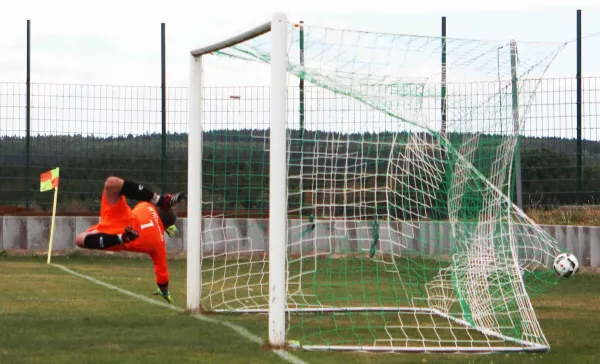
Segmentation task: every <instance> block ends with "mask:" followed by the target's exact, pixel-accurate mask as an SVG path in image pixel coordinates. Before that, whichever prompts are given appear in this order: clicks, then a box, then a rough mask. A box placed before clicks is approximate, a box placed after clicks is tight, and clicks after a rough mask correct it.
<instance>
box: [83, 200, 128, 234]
mask: <svg viewBox="0 0 600 364" xmlns="http://www.w3.org/2000/svg"><path fill="white" fill-rule="evenodd" d="M134 223H135V217H134V216H133V212H132V211H131V208H130V207H129V205H128V204H127V199H126V198H125V196H121V198H120V199H119V201H117V203H115V204H113V205H112V206H111V205H110V203H109V202H108V200H106V196H104V192H103V193H102V202H101V203H100V223H98V224H96V225H93V226H90V227H89V228H88V229H87V231H88V232H89V231H93V230H97V231H98V232H101V233H106V234H121V233H122V232H123V231H125V228H126V227H127V226H130V225H131V226H133V224H134Z"/></svg>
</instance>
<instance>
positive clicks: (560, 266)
mask: <svg viewBox="0 0 600 364" xmlns="http://www.w3.org/2000/svg"><path fill="white" fill-rule="evenodd" d="M552 268H554V271H555V272H556V274H558V275H559V276H561V277H563V278H568V277H571V276H573V275H575V273H577V271H578V270H579V261H578V260H577V258H576V257H575V256H574V255H573V254H568V253H560V254H558V255H557V256H556V258H554V264H553V265H552Z"/></svg>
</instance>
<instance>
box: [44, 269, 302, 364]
mask: <svg viewBox="0 0 600 364" xmlns="http://www.w3.org/2000/svg"><path fill="white" fill-rule="evenodd" d="M51 265H52V266H54V267H56V268H58V269H61V270H62V271H64V272H66V273H69V274H71V275H74V276H77V277H79V278H83V279H86V280H88V281H90V282H92V283H95V284H97V285H100V286H102V287H105V288H108V289H111V290H113V291H117V292H119V293H122V294H124V295H126V296H129V297H133V298H136V299H138V300H140V301H144V302H146V303H150V304H153V305H156V306H160V307H164V308H168V309H170V310H173V311H177V312H184V309H182V308H181V307H177V306H174V305H170V304H168V303H166V302H161V301H158V300H153V299H151V298H148V297H146V296H142V295H141V294H137V293H133V292H131V291H128V290H126V289H123V288H120V287H117V286H113V285H112V284H109V283H106V282H103V281H101V280H99V279H96V278H94V277H91V276H88V275H86V274H82V273H79V272H76V271H74V270H72V269H70V268H67V267H65V266H63V265H60V264H55V263H51ZM191 317H193V318H196V319H198V320H200V321H204V322H209V323H211V324H216V325H223V326H226V327H228V328H229V329H231V330H233V331H235V332H236V333H237V334H239V335H240V336H242V337H243V338H245V339H246V340H248V341H251V342H253V343H255V344H257V345H261V344H262V343H263V340H262V339H261V338H260V337H258V336H256V335H254V334H253V333H251V332H250V331H248V330H247V329H245V328H244V327H242V326H239V325H236V324H234V323H232V322H229V321H221V320H217V319H213V318H210V317H206V316H204V315H199V314H198V315H191ZM272 351H273V353H274V354H275V355H277V356H279V357H280V358H281V359H283V360H285V361H286V362H288V363H292V364H307V363H306V362H305V361H303V360H302V359H300V358H298V357H297V356H295V355H292V354H290V353H288V352H287V351H285V350H272Z"/></svg>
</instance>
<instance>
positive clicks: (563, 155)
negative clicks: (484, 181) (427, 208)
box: [0, 130, 600, 214]
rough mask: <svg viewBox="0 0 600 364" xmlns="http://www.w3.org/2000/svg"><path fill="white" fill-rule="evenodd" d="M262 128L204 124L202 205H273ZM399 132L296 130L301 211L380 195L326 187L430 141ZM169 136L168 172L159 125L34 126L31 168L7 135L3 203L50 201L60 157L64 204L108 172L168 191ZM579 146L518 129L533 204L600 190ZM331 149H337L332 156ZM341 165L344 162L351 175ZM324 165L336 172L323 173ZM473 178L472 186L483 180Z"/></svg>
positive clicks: (487, 158)
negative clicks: (141, 131)
mask: <svg viewBox="0 0 600 364" xmlns="http://www.w3.org/2000/svg"><path fill="white" fill-rule="evenodd" d="M265 135H268V130H213V131H205V132H204V135H203V157H204V158H203V167H202V168H203V173H202V177H203V186H204V187H203V191H202V193H203V196H204V201H205V203H206V204H207V205H206V206H204V209H205V210H219V211H221V210H227V211H250V210H251V211H263V212H266V211H268V176H269V165H268V153H269V151H268V141H267V139H266V138H265ZM393 137H394V134H392V133H389V132H382V133H371V134H368V133H367V134H350V135H346V134H342V133H334V132H322V131H309V130H306V131H304V132H303V134H302V135H301V134H300V133H299V132H298V131H291V143H290V145H289V150H290V151H291V153H290V161H289V162H290V170H289V192H290V197H289V200H290V201H289V203H290V206H291V208H293V209H294V208H297V209H298V211H301V210H302V209H303V208H305V207H307V206H308V207H310V205H311V201H312V203H314V202H315V201H316V202H317V203H318V202H322V205H327V204H329V205H342V204H344V203H340V201H342V200H340V199H345V200H343V201H345V205H348V206H349V205H353V206H350V207H345V208H353V209H357V208H359V207H357V205H360V203H359V202H360V201H363V200H368V199H370V198H374V199H377V200H379V197H378V196H376V195H372V196H368V195H364V196H358V197H357V195H356V194H354V195H353V196H342V195H339V196H332V195H329V196H326V195H327V192H326V191H328V190H335V189H336V188H337V189H340V188H344V187H345V188H346V190H352V189H353V188H354V189H357V188H362V189H366V190H368V189H369V186H373V185H375V184H379V185H382V184H385V183H386V181H385V179H386V175H388V174H389V172H388V170H387V168H388V165H387V161H388V160H389V159H390V158H393V157H390V156H399V155H405V154H406V151H407V149H406V148H407V145H408V144H410V143H414V141H415V140H418V141H419V143H421V144H419V145H420V147H422V146H424V147H423V148H425V149H427V148H428V147H427V142H430V141H431V139H432V137H431V135H426V134H423V135H415V134H408V133H401V134H400V135H398V136H397V139H396V140H395V143H392V138H393ZM449 139H450V140H451V142H452V144H455V146H459V145H460V143H462V142H464V140H467V139H468V136H466V135H464V134H456V135H450V136H449ZM166 140H167V148H166V150H167V152H166V160H165V161H166V163H165V166H166V170H165V171H166V178H165V179H164V181H163V180H161V178H162V175H163V174H162V171H161V168H162V167H161V166H162V163H163V160H162V152H161V150H162V149H161V148H162V144H161V143H162V136H161V135H157V134H152V135H141V136H133V135H128V136H122V137H98V136H81V135H64V136H62V135H58V136H56V135H52V136H33V137H31V139H30V142H29V145H30V150H31V154H30V168H29V169H28V168H27V154H26V149H25V148H26V140H25V139H24V138H19V137H2V138H0V168H1V169H0V171H1V172H0V191H2V193H1V194H0V206H24V205H25V204H26V203H27V202H28V203H29V204H30V206H32V207H34V208H35V209H38V210H43V211H48V210H49V209H51V206H52V196H50V195H49V194H44V193H41V192H39V174H40V173H42V172H44V171H46V170H48V169H51V168H54V167H55V166H59V167H60V173H61V175H60V189H59V191H60V194H59V196H60V197H59V207H58V211H59V212H60V211H63V212H65V211H69V212H78V211H90V212H97V211H98V210H99V206H100V198H101V191H102V186H103V181H104V179H105V178H106V177H107V176H110V175H118V176H122V177H123V178H126V179H131V180H136V181H139V182H141V183H144V184H145V185H148V186H150V187H152V188H154V189H155V190H157V191H160V189H161V186H162V184H163V182H164V185H165V186H166V189H167V190H169V191H178V190H182V189H186V184H187V134H168V135H167V138H166ZM317 141H319V142H317ZM324 141H327V142H324ZM336 141H339V142H336ZM499 143H500V139H499V138H498V137H496V136H493V135H480V136H479V137H478V139H477V148H475V150H476V152H475V156H474V157H473V163H474V165H475V166H476V167H477V168H479V169H480V170H481V171H482V173H483V174H484V175H489V173H492V172H491V168H492V167H493V160H494V159H495V158H496V153H497V148H498V146H499ZM420 147H419V148H420ZM391 148H396V149H395V150H391ZM403 148H404V149H403ZM575 148H576V141H575V140H573V139H558V138H526V137H522V138H521V140H520V149H519V150H520V156H521V168H522V169H521V170H522V181H523V184H522V188H523V200H524V203H525V204H526V205H527V206H555V205H564V204H578V203H593V202H595V201H597V200H598V198H600V143H598V142H590V141H586V142H585V143H584V156H583V157H584V161H585V163H584V168H583V193H579V192H578V191H577V179H576V178H577V177H576V173H577V170H576V165H575V150H576V149H575ZM438 152H439V151H431V150H429V151H425V152H423V153H426V154H427V155H428V156H429V157H431V158H433V159H432V160H433V162H430V163H431V165H434V166H435V165H436V163H437V164H439V165H442V164H444V163H446V160H445V159H443V158H442V157H441V154H440V155H438V154H439V153H438ZM436 153H438V154H436ZM335 155H337V156H338V157H337V158H334V157H333V156H335ZM357 156H360V157H357ZM436 158H437V159H436ZM448 163H450V162H448ZM449 167H451V164H447V165H446V166H445V167H443V168H442V167H440V170H445V171H450V170H451V168H449ZM412 168H414V170H412V171H410V174H411V175H412V177H411V178H409V177H408V176H404V177H402V178H400V177H399V178H398V180H400V179H404V180H405V181H404V182H402V183H398V189H400V188H401V186H404V187H402V188H404V189H403V190H398V191H399V192H398V193H399V194H404V196H410V194H411V193H415V198H422V197H418V196H419V193H418V192H415V191H422V190H425V189H427V188H428V187H427V186H426V185H425V182H426V181H427V178H431V176H429V177H428V176H420V178H419V174H420V173H430V174H431V173H434V172H431V171H423V170H421V169H420V168H418V167H415V166H413V167H412ZM336 171H337V172H336ZM340 171H346V172H345V173H346V177H344V175H345V174H344V173H341V172H340ZM319 173H321V175H320V174H319ZM326 173H329V174H330V176H329V175H325V174H326ZM300 176H302V177H300ZM348 176H350V177H348ZM352 176H371V179H370V180H367V179H364V180H358V179H357V178H353V177H352ZM373 176H375V177H373ZM414 176H417V178H414ZM440 178H447V176H446V177H444V176H442V177H440ZM349 181H350V182H349ZM446 183H449V182H448V181H446ZM388 184H389V181H388ZM407 186H409V187H407ZM470 188H472V189H473V191H475V190H476V189H477V188H478V187H477V186H471V187H470ZM307 190H310V191H313V192H314V191H316V190H320V191H322V192H321V193H322V196H320V197H319V196H317V195H315V194H314V193H313V195H309V194H307V193H306V192H304V193H302V191H307ZM323 191H325V192H323ZM473 193H475V192H473ZM473 193H471V194H469V193H465V199H466V198H469V196H471V198H472V197H473ZM407 198H408V197H407ZM407 198H405V199H407ZM435 198H439V199H441V200H443V199H444V198H445V196H444V195H436V197H435ZM327 199H328V200H327ZM336 199H337V200H336ZM343 201H342V202H343ZM352 201H354V203H352ZM465 202H466V203H468V201H465ZM398 203H400V202H398ZM402 203H406V202H402ZM416 205H418V204H416ZM400 208H401V210H406V211H413V210H414V208H418V207H415V206H404V205H402V206H400ZM329 213H330V214H336V213H339V212H335V211H330V212H329ZM346 213H347V212H346ZM355 213H356V214H362V213H363V212H361V211H356V212H355ZM364 213H378V212H377V211H372V212H364ZM413 213H419V212H418V211H413Z"/></svg>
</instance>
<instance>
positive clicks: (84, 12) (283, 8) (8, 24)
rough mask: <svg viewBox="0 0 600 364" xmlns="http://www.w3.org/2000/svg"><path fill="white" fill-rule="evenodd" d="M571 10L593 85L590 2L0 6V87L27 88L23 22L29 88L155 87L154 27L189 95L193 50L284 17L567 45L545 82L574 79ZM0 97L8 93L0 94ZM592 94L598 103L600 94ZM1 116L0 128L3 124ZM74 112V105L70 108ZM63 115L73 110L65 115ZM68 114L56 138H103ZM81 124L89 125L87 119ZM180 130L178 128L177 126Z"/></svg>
mask: <svg viewBox="0 0 600 364" xmlns="http://www.w3.org/2000/svg"><path fill="white" fill-rule="evenodd" d="M595 3H596V5H594V4H595ZM576 9H582V11H583V35H584V36H587V38H586V39H584V42H583V49H584V51H583V75H584V76H600V4H598V2H597V0H581V1H564V0H545V1H542V0H527V1H523V0H521V1H515V0H504V1H468V0H454V1H433V0H420V1H391V0H369V1H363V2H358V1H348V0H345V1H339V0H330V1H323V0H295V1H284V0H253V1H241V0H231V1H201V0H195V1H183V0H168V1H164V0H163V1H155V0H148V1H138V0H120V1H114V0H104V1H91V0H88V1H68V0H54V1H40V0H35V1H34V0H29V1H28V0H20V1H8V0H3V5H2V12H1V13H0V34H2V36H0V55H1V56H0V83H1V82H24V81H25V69H26V63H25V60H26V58H25V57H26V21H27V20H28V19H29V20H31V34H32V35H31V46H32V52H31V56H32V63H31V81H32V82H33V83H57V84H91V85H145V86H153V87H159V86H160V84H161V78H160V76H161V74H160V71H161V63H160V61H161V59H160V30H161V22H164V23H165V24H166V77H167V86H180V87H187V86H188V70H189V52H190V51H191V50H193V49H196V48H200V47H203V46H206V45H210V44H212V43H215V42H217V41H220V40H223V39H225V38H228V37H231V36H234V35H237V34H239V33H242V32H244V31H246V30H248V29H250V28H253V27H255V26H257V25H260V24H263V23H265V22H267V21H269V20H270V19H271V16H272V14H273V13H274V12H283V13H285V14H286V15H287V17H288V20H290V21H292V22H296V21H299V20H303V21H304V22H305V24H307V25H318V26H325V27H334V28H338V29H357V30H367V31H371V32H389V33H399V34H414V35H424V36H439V35H440V29H441V17H442V16H446V18H447V31H448V34H447V35H448V37H450V38H469V39H470V38H476V39H493V40H503V41H509V40H511V39H515V40H516V41H517V42H557V44H558V43H559V42H569V43H568V45H567V47H565V49H564V50H563V52H562V53H561V54H560V55H559V57H557V59H556V60H555V62H554V64H553V66H552V67H551V68H550V69H549V71H548V74H547V76H548V77H574V76H575V43H574V39H575V36H576V33H575V31H576V27H575V24H576ZM596 87H597V88H600V87H598V86H596ZM4 92H5V93H6V92H8V93H10V92H11V91H6V89H5V91H4ZM152 92H154V91H152ZM1 93H2V90H0V94H1ZM142 93H143V92H142ZM597 94H598V95H600V92H598V93H597ZM104 95H106V94H104ZM144 95H145V94H144ZM0 96H1V95H0ZM158 96H159V95H157V94H152V95H151V97H158ZM129 97H132V98H135V97H136V96H131V95H130V96H129ZM144 97H146V96H144ZM593 97H594V98H595V101H594V102H598V103H600V101H598V97H600V96H593ZM0 103H1V102H0ZM184 104H185V103H184V102H182V103H181V105H180V106H178V107H181V108H185V105H184ZM1 106H2V105H0V121H2V120H1V119H2V118H3V117H2V107H1ZM78 107H79V108H80V107H81V105H79V106H75V107H74V108H78ZM136 107H137V108H144V107H147V106H143V105H142V106H139V105H138V106H134V108H136ZM152 107H155V106H152ZM596 107H597V105H596ZM64 108H66V109H71V108H72V107H71V106H69V105H67V106H66V107H64ZM125 108H130V107H129V106H127V107H125ZM38 111H39V110H38ZM4 112H5V114H4V115H5V116H4V121H2V122H3V123H4V124H5V125H3V126H2V125H0V135H1V134H6V131H7V130H8V131H9V132H8V134H11V133H12V132H11V130H12V131H14V130H17V129H20V125H21V124H22V123H21V121H22V117H21V116H20V117H18V118H17V117H14V118H13V119H14V120H13V122H14V123H15V125H17V124H18V125H19V126H11V125H8V123H7V122H10V121H9V119H11V118H9V117H7V115H8V114H6V112H7V111H6V108H5V111H4ZM594 112H596V118H595V119H589V121H588V122H589V123H593V122H597V114H598V113H597V111H594ZM72 114H73V115H71V116H70V117H69V118H68V119H69V122H68V123H67V122H64V123H63V124H64V125H65V126H64V127H63V128H62V129H61V130H63V131H67V132H69V133H77V132H81V133H89V132H95V133H96V134H101V133H102V130H95V129H94V128H96V129H98V128H99V129H103V126H102V124H101V123H92V122H90V123H89V125H92V124H93V126H92V127H91V128H92V129H86V128H87V127H86V126H85V125H84V124H82V123H78V122H77V120H79V119H80V118H81V116H77V114H76V112H73V113H72ZM36 115H38V117H37V118H38V119H40V120H41V121H40V124H39V125H38V126H37V128H38V130H41V131H46V132H53V131H59V129H57V128H58V127H57V126H56V124H57V123H53V121H56V120H58V119H60V118H61V117H59V116H57V115H54V116H52V115H51V114H48V115H46V114H44V115H42V116H39V115H40V114H36ZM36 115H34V117H36ZM140 115H141V114H140ZM88 117H89V116H88ZM102 118H103V119H104V121H106V122H109V123H110V122H111V121H115V122H118V123H119V126H118V128H117V129H115V130H114V131H109V132H108V133H109V134H114V133H118V134H121V133H122V132H125V133H127V132H128V131H132V130H133V131H134V132H135V133H140V132H144V131H147V130H153V131H156V130H159V127H157V125H159V124H157V123H159V120H158V118H157V115H156V113H154V114H152V115H150V116H139V115H137V114H136V116H135V117H133V118H134V119H144V118H145V119H144V121H143V122H140V123H137V124H135V125H134V123H133V122H132V121H131V118H132V116H131V115H130V116H129V117H128V116H126V115H120V114H119V113H117V115H116V116H113V117H112V118H113V119H111V118H108V119H107V118H106V117H105V116H102ZM89 120H90V121H94V117H93V116H92V117H90V119H89ZM5 121H7V122H5ZM43 121H46V122H50V123H51V124H52V126H49V124H48V123H46V126H44V125H42V124H43V123H42V122H43ZM178 122H179V123H181V124H182V125H183V124H185V120H184V118H181V119H180V120H179V121H178ZM7 125H8V126H7ZM149 126H151V127H149ZM182 128H184V126H182ZM2 129H4V132H3V131H2ZM594 133H595V131H594ZM18 134H21V133H20V132H19V133H18ZM594 138H598V136H594Z"/></svg>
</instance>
